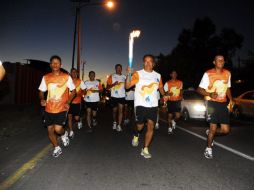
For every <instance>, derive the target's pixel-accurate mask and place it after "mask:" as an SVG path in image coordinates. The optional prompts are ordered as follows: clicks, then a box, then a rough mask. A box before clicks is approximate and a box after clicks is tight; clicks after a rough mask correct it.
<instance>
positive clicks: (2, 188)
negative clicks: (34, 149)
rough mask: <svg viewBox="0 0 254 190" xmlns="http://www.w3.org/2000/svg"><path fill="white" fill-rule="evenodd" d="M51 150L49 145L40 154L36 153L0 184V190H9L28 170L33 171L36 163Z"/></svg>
mask: <svg viewBox="0 0 254 190" xmlns="http://www.w3.org/2000/svg"><path fill="white" fill-rule="evenodd" d="M51 148H52V145H51V144H49V145H47V146H46V147H44V148H43V149H42V150H41V151H40V152H38V153H37V154H36V155H35V156H34V157H33V158H32V159H31V160H29V161H28V162H26V163H25V164H23V165H22V166H21V167H20V168H19V169H18V170H16V171H15V172H14V173H13V174H12V175H11V176H9V177H8V178H7V179H5V180H4V181H3V182H2V183H1V184H0V190H6V189H8V188H10V187H11V186H12V185H13V184H14V183H16V182H17V181H18V180H19V179H20V178H21V177H22V175H23V174H25V173H26V172H27V171H28V170H31V169H33V168H34V167H35V166H36V164H37V162H38V161H39V160H41V159H42V157H44V156H46V155H47V154H48V152H49V150H50V149H51Z"/></svg>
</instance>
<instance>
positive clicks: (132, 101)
mask: <svg viewBox="0 0 254 190" xmlns="http://www.w3.org/2000/svg"><path fill="white" fill-rule="evenodd" d="M125 105H127V106H128V107H130V108H134V100H125Z"/></svg>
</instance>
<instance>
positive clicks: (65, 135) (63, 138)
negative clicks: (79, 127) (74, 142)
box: [61, 131, 70, 147]
mask: <svg viewBox="0 0 254 190" xmlns="http://www.w3.org/2000/svg"><path fill="white" fill-rule="evenodd" d="M61 139H62V142H63V145H64V147H67V146H68V145H69V144H70V140H69V138H68V132H67V131H65V133H64V135H62V136H61Z"/></svg>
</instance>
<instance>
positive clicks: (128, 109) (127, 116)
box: [123, 87, 135, 125]
mask: <svg viewBox="0 0 254 190" xmlns="http://www.w3.org/2000/svg"><path fill="white" fill-rule="evenodd" d="M134 90H135V88H134V87H132V88H130V89H128V90H126V96H125V104H124V122H123V123H124V125H128V124H129V123H130V120H131V118H132V114H133V111H134Z"/></svg>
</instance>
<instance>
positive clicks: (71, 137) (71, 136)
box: [69, 130, 74, 139]
mask: <svg viewBox="0 0 254 190" xmlns="http://www.w3.org/2000/svg"><path fill="white" fill-rule="evenodd" d="M69 137H70V139H73V138H74V132H73V131H72V130H71V131H70V132H69Z"/></svg>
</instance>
